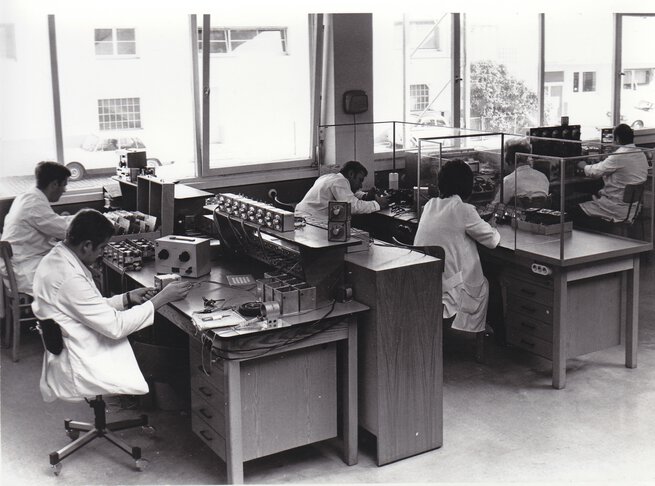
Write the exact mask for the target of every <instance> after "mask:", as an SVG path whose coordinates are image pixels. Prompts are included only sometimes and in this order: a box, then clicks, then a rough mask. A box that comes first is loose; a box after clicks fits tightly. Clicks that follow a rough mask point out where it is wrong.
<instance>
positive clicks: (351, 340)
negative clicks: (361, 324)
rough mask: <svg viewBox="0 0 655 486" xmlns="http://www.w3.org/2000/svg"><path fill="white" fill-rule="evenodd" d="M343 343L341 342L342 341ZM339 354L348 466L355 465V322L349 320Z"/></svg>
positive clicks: (344, 451)
mask: <svg viewBox="0 0 655 486" xmlns="http://www.w3.org/2000/svg"><path fill="white" fill-rule="evenodd" d="M342 343H343V341H342ZM343 346H345V350H344V351H345V352H343V353H341V354H342V356H343V358H342V376H343V377H344V380H343V407H342V408H343V460H344V462H345V463H346V464H348V465H349V466H352V465H354V464H357V461H358V451H357V424H358V422H357V413H358V410H357V322H356V320H355V318H354V317H351V318H350V319H349V323H348V340H347V341H346V342H345V343H343Z"/></svg>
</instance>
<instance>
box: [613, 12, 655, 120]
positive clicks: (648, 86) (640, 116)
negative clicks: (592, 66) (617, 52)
mask: <svg viewBox="0 0 655 486" xmlns="http://www.w3.org/2000/svg"><path fill="white" fill-rule="evenodd" d="M654 33H655V16H649V17H623V45H622V60H623V66H622V68H621V72H622V73H623V76H622V78H623V79H622V86H621V122H623V123H627V124H629V125H630V126H632V127H633V128H644V127H645V128H655V51H654V50H653V49H652V48H646V47H645V46H652V45H653V42H654V41H653V35H654Z"/></svg>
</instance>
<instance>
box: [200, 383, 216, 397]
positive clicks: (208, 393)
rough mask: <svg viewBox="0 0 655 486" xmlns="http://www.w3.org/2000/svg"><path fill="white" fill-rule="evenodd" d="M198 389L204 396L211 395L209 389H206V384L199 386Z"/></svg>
mask: <svg viewBox="0 0 655 486" xmlns="http://www.w3.org/2000/svg"><path fill="white" fill-rule="evenodd" d="M198 391H200V393H202V394H203V395H205V396H206V397H211V396H212V395H213V393H212V392H211V390H208V389H207V387H206V386H201V387H200V388H198Z"/></svg>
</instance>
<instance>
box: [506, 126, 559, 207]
mask: <svg viewBox="0 0 655 486" xmlns="http://www.w3.org/2000/svg"><path fill="white" fill-rule="evenodd" d="M531 153H532V145H530V142H528V141H527V140H526V139H525V138H519V139H511V140H507V141H506V142H505V167H506V168H507V169H508V170H511V169H513V172H511V173H509V174H507V175H506V176H505V177H504V178H503V200H502V202H503V203H504V204H507V203H509V202H510V201H511V199H512V198H522V197H528V198H535V197H543V198H544V199H545V198H546V197H547V196H548V192H549V189H550V181H549V180H548V177H546V176H545V175H544V174H543V173H541V172H539V171H538V170H535V169H533V168H532V165H531V163H530V157H529V156H528V155H527V154H531ZM517 154H518V155H517ZM495 201H496V202H498V201H500V191H499V192H498V194H497V195H496V199H495Z"/></svg>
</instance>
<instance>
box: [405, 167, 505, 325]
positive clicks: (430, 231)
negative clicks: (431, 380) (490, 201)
mask: <svg viewBox="0 0 655 486" xmlns="http://www.w3.org/2000/svg"><path fill="white" fill-rule="evenodd" d="M438 186H439V197H438V198H432V199H430V201H428V203H427V204H426V205H425V208H424V209H423V214H422V215H421V220H420V222H419V224H418V229H417V231H416V236H415V237H414V244H415V245H420V246H435V245H436V246H441V247H442V248H443V249H444V251H445V261H444V272H443V275H442V292H443V317H444V318H451V317H453V316H454V317H455V318H454V320H453V322H452V328H453V329H458V330H461V331H469V332H479V331H483V330H484V329H485V322H486V317H487V305H488V302H489V283H488V282H487V279H486V278H485V277H484V275H483V274H482V265H481V264H480V256H479V255H478V249H477V246H476V242H477V243H480V244H481V245H484V246H486V247H488V248H495V247H496V246H497V245H498V243H499V242H500V234H499V233H498V231H497V230H496V229H495V228H494V227H493V226H492V225H491V224H489V223H487V222H486V221H484V220H483V219H482V218H481V217H480V215H479V214H478V212H477V211H476V210H475V207H474V206H473V205H471V204H467V203H466V202H465V201H466V200H467V199H468V198H469V197H470V195H471V192H472V191H473V172H472V171H471V168H470V167H469V166H468V165H467V164H466V162H464V161H463V160H459V159H454V160H451V161H448V162H446V163H445V164H444V165H443V167H442V168H441V170H440V171H439V175H438ZM492 324H494V323H492ZM497 324H498V325H499V324H500V323H497Z"/></svg>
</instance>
